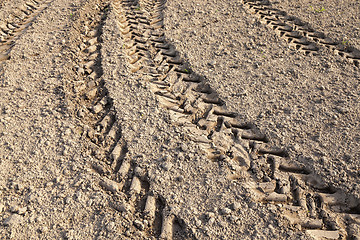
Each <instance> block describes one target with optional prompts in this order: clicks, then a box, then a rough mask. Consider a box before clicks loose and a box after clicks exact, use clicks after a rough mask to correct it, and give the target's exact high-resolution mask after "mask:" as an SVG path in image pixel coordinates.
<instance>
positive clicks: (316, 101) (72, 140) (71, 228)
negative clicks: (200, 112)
mask: <svg viewBox="0 0 360 240" xmlns="http://www.w3.org/2000/svg"><path fill="white" fill-rule="evenodd" d="M25 2H26V1H22V0H18V1H5V2H1V3H0V19H1V21H0V23H1V24H2V25H0V28H2V30H1V31H0V33H3V34H2V36H3V38H2V39H1V41H2V42H1V43H0V44H1V45H0V49H2V48H1V47H4V49H6V51H5V50H4V51H2V52H0V57H1V56H10V59H8V60H3V59H1V58H0V92H1V93H0V95H1V98H0V146H1V147H0V176H1V178H0V235H1V236H2V238H3V239H29V238H31V239H51V238H55V239H115V238H118V239H312V238H317V239H321V238H322V237H323V238H324V239H326V236H327V237H328V239H345V238H346V237H348V238H350V239H352V238H353V239H357V238H359V237H360V223H359V222H360V220H359V215H360V204H359V200H358V199H359V198H360V187H359V186H360V175H359V172H360V171H359V170H360V169H359V166H360V163H359V159H360V151H359V149H360V126H359V122H360V119H359V116H360V112H359V111H360V86H359V82H360V75H359V68H358V67H356V66H355V65H354V64H351V63H349V62H348V61H345V60H344V58H343V57H341V56H339V55H337V54H335V53H334V52H333V51H331V50H329V49H327V48H324V47H322V48H319V50H318V51H317V55H315V56H313V55H304V54H303V53H302V52H301V51H297V50H296V49H293V48H292V47H289V46H290V45H289V44H288V43H287V42H286V41H284V40H283V39H281V38H279V37H278V35H277V34H276V33H275V31H274V30H273V29H271V28H269V27H267V26H266V25H264V24H262V23H261V22H260V21H259V19H258V17H257V16H256V14H252V13H251V11H249V10H248V9H247V8H246V4H244V3H243V2H242V1H238V2H230V1H217V0H211V1H206V2H202V1H176V0H174V1H168V2H167V3H166V5H165V9H164V10H162V2H161V1H149V2H148V1H140V3H139V5H137V4H136V3H135V4H134V7H132V8H126V4H120V5H119V4H117V3H118V1H110V2H109V3H108V2H104V1H100V0H90V1H85V0H76V1H69V0H64V1H37V2H39V4H37V3H36V2H32V3H31V4H30V5H24V4H25ZM24 6H25V9H26V10H24ZM31 6H34V7H31ZM272 6H273V7H275V8H278V9H281V10H283V11H286V12H287V13H288V14H290V15H294V16H296V17H299V18H301V19H302V20H304V21H305V22H307V23H309V24H310V25H311V26H312V27H313V28H315V29H316V30H318V31H321V32H324V33H325V34H326V35H327V36H330V37H331V38H333V39H335V40H337V41H343V40H345V41H347V40H349V41H348V42H346V44H349V45H351V46H353V47H355V48H359V47H360V45H359V44H360V42H359V31H358V30H359V29H358V26H359V17H358V14H357V13H358V11H359V6H360V5H359V3H358V2H356V1H355V2H353V1H351V2H350V1H338V0H332V1H326V2H324V1H320V2H316V3H314V2H310V1H306V0H303V1H295V2H294V1H281V2H272ZM310 6H312V8H311V7H310ZM322 7H324V9H325V10H324V11H317V10H319V9H322ZM19 9H23V10H24V11H26V12H27V13H26V14H25V15H24V11H22V13H21V10H20V12H19ZM124 11H125V12H126V14H125V15H122V13H121V12H124ZM19 14H20V15H19ZM15 16H18V17H15ZM19 16H20V17H19ZM339 16H340V17H339ZM159 17H160V19H162V17H164V26H162V25H161V24H162V21H159V22H157V21H154V19H158V18H159ZM141 19H146V21H148V20H149V21H150V22H151V21H154V22H155V23H153V22H151V24H148V23H143V22H142V20H141ZM134 21H135V22H136V21H138V22H137V23H136V24H135V25H134V24H133V22H134ZM3 23H5V25H4V24H3ZM7 23H10V24H11V23H13V24H14V25H16V27H15V30H13V29H9V25H7ZM27 23H30V24H29V25H27ZM124 24H125V25H126V24H129V26H131V27H130V28H127V27H126V26H125V27H124V26H123V25H124ZM4 26H5V27H4ZM22 26H24V27H23V28H22ZM134 26H135V28H136V29H135V30H134ZM143 26H159V29H157V30H154V32H150V34H149V33H148V32H147V30H146V27H145V28H142V27H143ZM10 27H11V26H10ZM3 28H6V29H3ZM16 29H20V30H16ZM136 31H137V32H136ZM159 33H164V36H165V40H161V41H163V43H164V44H165V45H166V44H167V45H171V47H174V48H176V50H177V51H178V53H176V56H180V57H181V59H182V60H181V61H180V60H177V61H180V62H179V63H176V64H175V65H174V66H177V65H179V66H185V67H186V68H185V69H184V70H182V71H183V73H184V74H185V75H186V74H188V72H190V71H192V72H194V73H196V74H197V75H196V76H201V77H203V79H205V80H204V81H205V82H206V83H208V84H209V85H210V86H211V89H213V91H214V92H216V94H217V95H216V97H215V98H217V97H219V98H221V99H222V100H223V102H225V107H226V109H227V111H231V112H236V113H238V117H237V120H238V121H242V122H246V123H251V124H252V125H256V126H257V127H258V128H259V129H260V131H261V132H263V133H265V134H266V136H267V138H268V139H269V144H271V145H273V146H277V147H281V148H284V149H286V151H287V153H288V156H287V157H285V156H282V155H281V157H282V158H283V160H282V161H285V159H286V161H293V162H295V163H297V164H298V165H299V166H304V167H289V168H288V170H286V171H285V170H284V167H278V168H279V172H281V173H279V176H278V175H275V173H276V174H278V173H277V172H276V171H275V170H276V169H275V170H273V171H275V173H273V174H270V175H267V173H268V172H269V171H270V170H269V168H270V167H269V166H268V165H271V164H270V163H269V162H262V161H263V160H264V159H265V158H267V159H268V161H269V159H272V158H271V157H269V158H268V155H271V154H261V153H257V152H256V151H255V150H254V148H252V147H251V145H254V144H255V145H256V144H259V142H261V141H260V140H259V141H258V139H255V140H252V139H251V137H250V140H249V139H247V138H244V139H242V140H239V141H237V140H231V139H230V138H229V136H232V137H233V135H234V132H231V131H227V130H231V128H230V127H228V125H226V124H225V125H224V126H223V127H221V125H220V130H214V132H215V133H213V132H212V133H210V134H209V133H208V132H206V131H205V130H202V128H201V127H199V125H200V121H199V122H198V123H196V122H194V121H192V120H189V119H185V118H184V119H185V120H184V119H183V121H182V122H179V120H178V119H177V118H176V117H175V116H178V115H174V112H173V111H171V110H169V109H167V107H166V104H164V102H163V100H162V98H161V96H160V97H159V88H158V86H162V85H161V84H164V83H161V84H160V85H159V83H156V84H154V83H152V81H154V79H156V81H157V82H159V81H161V80H162V79H163V77H164V76H165V83H166V84H168V82H166V81H168V80H167V79H170V80H169V82H170V83H169V84H170V90H169V92H167V94H168V95H167V96H169V94H170V95H171V94H177V96H178V98H182V96H183V95H184V96H185V93H182V92H181V91H182V90H181V89H186V88H187V87H188V86H189V85H186V84H188V83H186V84H185V83H184V84H182V85H177V84H178V83H176V84H174V86H172V85H171V84H172V83H171V77H173V76H174V71H172V72H171V71H169V72H167V70H164V69H163V68H165V69H166V68H167V67H168V65H169V64H167V63H166V61H163V62H162V63H161V64H159V65H157V64H158V63H157V60H156V59H157V57H156V56H158V55H159V54H157V53H158V52H159V50H158V48H157V47H156V42H153V40H154V39H157V38H158V36H159V35H157V34H159ZM129 34H130V35H129ZM147 34H149V36H151V37H149V38H147V37H146V36H147ZM128 36H132V39H136V41H134V42H131V41H129V40H127V37H128ZM143 41H144V42H145V43H143ZM128 44H133V46H136V47H135V50H134V51H135V56H138V57H139V58H141V59H142V60H141V61H142V62H141V61H139V62H137V61H135V63H131V61H132V60H131V59H132V58H133V54H132V53H131V51H132V50H133V49H134V47H133V48H131V47H130V48H128V47H127V46H128ZM167 45H166V47H162V48H164V49H168V47H167ZM8 46H11V48H8ZM9 49H10V52H8V50H9ZM161 51H163V50H160V52H161ZM130 53H131V54H130ZM1 54H3V55H1ZM166 54H169V53H166V50H165V54H164V56H165V55H166ZM170 55H171V54H170ZM6 59H7V58H6ZM129 59H130V60H129ZM154 59H155V60H154ZM164 62H165V63H164ZM140 63H141V64H140ZM139 64H140V65H139ZM170 65H171V64H170ZM138 66H139V68H140V69H139V70H137V68H136V67H138ZM134 69H135V70H134ZM171 74H172V75H171ZM166 84H165V85H166ZM194 85H195V84H194ZM166 86H167V85H166ZM190 87H191V86H190ZM164 89H165V90H166V89H167V88H164ZM164 89H163V90H161V91H165V90H164ZM179 89H180V90H179ZM194 89H195V88H194ZM194 89H193V90H191V88H190V90H191V91H190V92H195V91H194ZM166 91H167V90H166ZM186 94H187V93H186ZM191 94H192V93H190V96H192V95H191ZM171 96H172V95H171ZM171 96H170V97H168V98H171ZM194 96H195V95H194ZM211 96H212V97H213V95H211ZM173 101H175V100H174V99H173ZM176 101H177V100H176ZM212 101H214V100H212ZM210 102H211V101H210ZM211 104H214V103H213V102H211ZM215 105H216V103H215V104H214V106H215ZM164 106H165V107H164ZM183 106H184V104H182V105H181V106H180V108H181V107H183ZM195 107H196V106H195ZM225 107H224V108H225ZM178 111H179V110H178ZM215 115H216V114H215ZM220 115H221V114H220ZM223 116H224V117H220V118H217V122H216V121H215V125H214V126H218V125H219V121H220V124H222V123H221V119H223V118H224V119H228V118H227V117H226V116H225V115H223ZM219 119H220V120H219ZM217 128H218V127H214V129H217ZM232 129H233V128H232ZM222 131H224V132H225V133H222ZM216 132H218V133H216ZM221 134H223V135H221ZM199 139H201V140H199ZM218 139H220V140H218ZM228 144H230V145H231V148H229V149H227V151H225V152H226V153H224V154H223V155H220V157H211V156H210V155H209V150H208V148H211V149H212V150H211V151H215V152H216V151H222V150H219V149H226V147H228ZM235 147H238V148H237V149H240V150H238V151H243V152H242V154H243V155H242V156H244V158H247V157H248V158H249V159H250V160H249V161H250V162H251V163H249V164H248V163H247V162H246V161H245V160H244V161H245V163H243V164H240V165H241V166H240V165H239V162H237V161H235V159H237V158H236V156H235V157H234V156H233V155H234V154H235V152H233V151H234V150H233V149H234V148H235ZM241 149H243V150H241ZM230 151H231V152H232V153H231V154H230V153H229V152H230ZM215 155H216V154H215ZM275 155H276V154H275ZM282 166H283V165H282ZM284 166H286V165H284ZM273 168H276V167H273ZM259 169H260V170H259ZM302 169H306V170H302ZM303 171H305V173H304V172H303ZM282 172H283V173H282ZM284 176H285V177H284ZM311 176H316V177H319V179H322V180H321V181H320V180H318V182H319V183H322V182H324V184H326V186H330V187H326V188H317V187H316V186H319V184H318V185H316V183H315V184H313V185H311V184H309V183H308V182H306V181H305V180H304V181H303V180H302V179H306V178H310V177H311ZM294 179H295V180H294ZM303 182H304V183H303ZM310 182H311V181H310ZM272 184H274V185H273V186H274V187H273V188H272V189H271V187H270V190H267V188H266V187H264V186H272ZM282 184H283V187H282ZM297 185H298V186H297ZM254 186H255V187H254ZM286 186H289V188H290V187H291V191H288V192H287V190H284V189H287V188H286ZM296 186H297V187H296ZM314 186H315V187H314ZM301 189H302V190H301ZM299 192H305V206H304V205H303V203H302V201H303V198H302V197H301V196H302V194H301V193H299ZM271 194H272V195H271ZM297 195H299V196H300V197H299V196H297ZM339 195H341V196H339ZM259 196H265V197H259ZM269 196H277V197H278V198H276V199H275V200H271V199H272V198H271V197H269ZM284 196H285V200H279V199H280V198H281V197H284ZM266 197H268V198H266ZM266 199H267V200H266ZM269 199H270V200H269ZM313 199H315V200H313ZM314 201H315V202H314ZM303 208H305V210H306V211H305V213H304V214H305V215H306V216H305V215H304V216H305V217H304V216H301V218H302V217H304V218H305V220H304V221H305V222H301V221H303V220H301V221H296V220H294V219H293V218H291V217H290V215H291V216H293V215H294V214H295V213H294V212H296V211H295V210H294V209H301V210H298V213H301V214H302V211H303V210H304V209H303ZM289 209H290V210H289ZM289 212H291V214H289ZM295 215H296V214H295ZM295 215H294V216H295ZM309 216H310V217H309Z"/></svg>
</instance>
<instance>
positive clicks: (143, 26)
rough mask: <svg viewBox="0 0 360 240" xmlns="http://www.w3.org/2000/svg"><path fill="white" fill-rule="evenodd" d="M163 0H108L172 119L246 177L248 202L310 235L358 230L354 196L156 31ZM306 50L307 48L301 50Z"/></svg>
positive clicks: (132, 63)
mask: <svg viewBox="0 0 360 240" xmlns="http://www.w3.org/2000/svg"><path fill="white" fill-rule="evenodd" d="M164 4H165V2H164V1H139V2H137V1H113V4H112V6H113V9H114V11H115V12H116V14H117V15H118V19H119V20H118V21H119V27H120V29H121V32H122V34H123V39H124V42H125V44H124V48H125V51H126V54H127V56H128V59H129V68H130V71H131V72H133V73H136V74H143V78H144V79H146V80H147V81H149V82H150V86H151V90H152V92H153V93H154V94H155V95H157V97H158V101H159V103H160V104H161V105H162V106H163V107H165V108H167V109H168V110H169V113H170V117H171V119H172V121H173V122H174V123H175V124H178V125H180V126H182V127H183V130H184V132H186V133H187V134H188V136H189V137H190V138H191V139H192V140H193V141H195V142H197V143H198V144H199V145H200V147H201V148H202V150H203V151H204V153H206V154H207V155H208V156H209V158H210V159H211V160H213V161H221V162H224V163H226V164H227V165H228V166H229V168H230V170H232V173H233V174H232V175H231V176H229V177H230V178H231V179H234V180H235V179H246V181H247V182H248V183H247V184H246V185H247V187H248V189H249V190H250V191H251V193H252V198H253V200H254V201H258V202H264V203H268V204H271V205H273V206H275V207H276V208H277V209H278V212H279V214H280V216H281V217H282V218H285V219H287V220H288V222H289V223H290V224H291V225H292V226H293V228H295V229H297V230H301V231H306V232H307V233H308V234H309V235H311V236H313V237H314V238H328V239H357V238H359V237H360V202H359V200H358V199H356V198H355V197H354V196H352V195H351V194H350V193H345V192H343V191H341V190H340V189H336V188H334V187H333V186H331V185H328V184H327V183H325V181H323V180H322V179H321V178H320V177H318V176H317V175H316V174H315V173H313V172H312V171H311V169H308V168H306V167H304V166H302V165H301V164H299V163H297V162H296V161H295V160H293V159H290V157H289V156H288V154H287V152H286V150H284V149H283V148H278V147H274V146H271V145H270V144H269V139H268V137H267V136H266V135H265V134H263V133H261V132H260V131H259V129H257V128H256V126H255V125H254V124H252V123H246V122H242V121H241V119H240V118H239V117H238V116H237V114H236V113H233V112H229V111H228V110H227V108H226V106H225V103H224V101H223V100H222V99H220V97H219V96H218V94H217V93H216V91H215V90H213V89H212V88H211V86H210V85H209V84H208V83H207V81H206V79H204V77H202V76H200V75H198V74H196V73H195V72H193V71H192V70H191V68H190V66H189V64H187V63H186V62H184V61H183V60H182V59H181V57H180V54H179V53H178V52H177V51H176V48H175V47H174V46H173V45H172V44H171V43H169V42H168V41H167V40H166V38H165V36H164V35H163V33H162V31H161V28H162V27H163V14H162V9H163V8H164ZM305 51H308V50H305Z"/></svg>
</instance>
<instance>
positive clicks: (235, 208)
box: [230, 202, 241, 211]
mask: <svg viewBox="0 0 360 240" xmlns="http://www.w3.org/2000/svg"><path fill="white" fill-rule="evenodd" d="M230 207H231V209H232V210H234V211H237V210H239V209H240V207H241V204H240V203H238V202H233V203H232V204H231V206H230Z"/></svg>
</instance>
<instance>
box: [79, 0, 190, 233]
mask: <svg viewBox="0 0 360 240" xmlns="http://www.w3.org/2000/svg"><path fill="white" fill-rule="evenodd" d="M108 9H109V7H108V6H107V5H105V4H103V6H102V9H101V10H100V12H99V13H98V19H95V20H93V21H92V22H91V23H90V24H89V25H88V26H85V29H86V30H85V33H84V35H83V36H82V39H83V42H84V44H82V45H81V49H82V53H81V55H80V60H79V62H78V65H77V69H76V71H77V72H78V74H80V75H82V76H83V79H84V81H83V82H82V83H81V84H79V85H77V86H76V92H77V95H78V96H77V97H76V101H77V103H76V105H77V107H78V111H77V116H78V117H79V118H80V119H81V120H82V121H83V122H84V124H85V126H86V127H85V132H84V134H85V135H86V136H87V137H88V138H89V139H90V141H91V147H90V148H91V152H92V154H93V155H94V156H95V158H96V159H97V160H96V161H94V162H92V163H91V166H92V168H93V169H94V170H95V171H96V172H97V173H98V174H100V175H101V179H102V180H101V181H100V183H99V184H100V186H101V187H102V188H103V189H104V190H105V191H107V192H109V193H110V194H111V196H112V199H113V200H112V201H111V202H110V206H111V207H112V208H114V209H115V210H117V211H119V212H127V213H130V214H128V216H129V218H130V219H131V221H132V222H133V225H134V227H135V228H137V229H138V230H140V231H142V232H143V233H144V235H145V236H147V237H150V236H152V237H156V238H160V239H173V238H174V239H185V238H190V237H189V236H188V233H187V230H186V226H185V225H184V223H183V221H182V220H181V219H179V218H177V217H176V216H175V215H174V214H172V213H171V211H170V209H169V207H168V206H167V204H166V199H165V198H164V197H162V196H160V195H158V194H157V193H156V192H155V191H153V190H152V187H151V183H150V182H149V180H148V179H149V178H148V176H147V173H146V171H145V169H141V168H140V167H138V166H137V165H136V163H135V162H133V161H131V159H130V157H129V156H127V143H126V141H125V140H124V139H123V138H122V128H121V123H120V122H119V120H118V118H117V113H116V110H115V108H114V106H113V103H112V99H111V97H110V96H109V94H108V91H107V89H106V87H105V86H104V79H102V66H101V64H102V56H101V52H100V49H101V41H102V38H101V36H102V26H103V25H104V23H105V20H106V15H107V14H106V12H107V11H108ZM139 219H141V220H139Z"/></svg>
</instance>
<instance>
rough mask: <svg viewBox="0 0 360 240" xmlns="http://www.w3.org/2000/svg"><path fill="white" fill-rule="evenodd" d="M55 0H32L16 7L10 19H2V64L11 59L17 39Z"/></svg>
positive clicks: (0, 36) (0, 25)
mask: <svg viewBox="0 0 360 240" xmlns="http://www.w3.org/2000/svg"><path fill="white" fill-rule="evenodd" d="M52 1H53V0H43V1H41V0H31V1H28V2H26V3H24V4H23V5H21V6H19V7H17V8H15V9H14V10H13V12H12V13H11V14H10V15H11V16H12V19H11V20H10V21H7V20H0V64H1V63H2V62H4V61H6V60H9V59H10V52H11V49H12V48H13V47H14V46H15V43H16V40H17V39H18V38H19V37H20V36H21V35H22V34H23V33H24V32H25V31H26V29H27V28H28V27H29V26H30V25H31V24H32V23H33V21H34V20H35V19H36V17H37V16H38V15H39V14H40V13H41V12H43V11H44V10H45V9H46V8H47V7H48V6H49V5H50V3H51V2H52Z"/></svg>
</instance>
